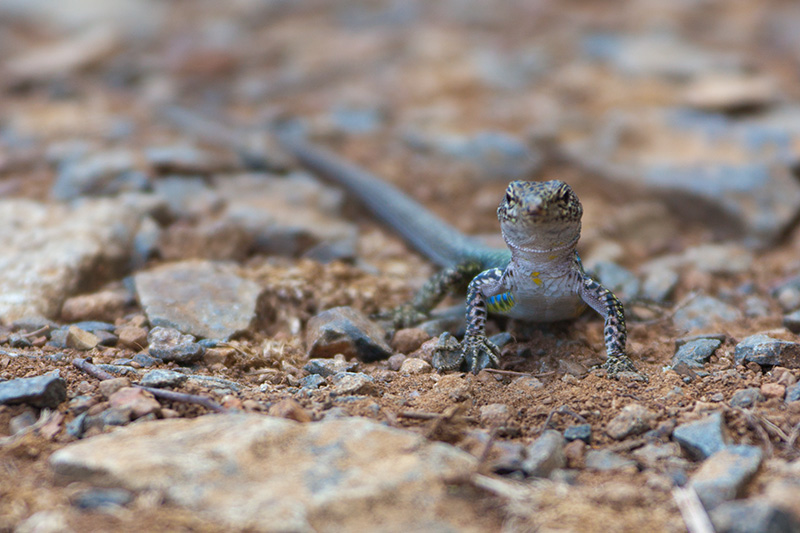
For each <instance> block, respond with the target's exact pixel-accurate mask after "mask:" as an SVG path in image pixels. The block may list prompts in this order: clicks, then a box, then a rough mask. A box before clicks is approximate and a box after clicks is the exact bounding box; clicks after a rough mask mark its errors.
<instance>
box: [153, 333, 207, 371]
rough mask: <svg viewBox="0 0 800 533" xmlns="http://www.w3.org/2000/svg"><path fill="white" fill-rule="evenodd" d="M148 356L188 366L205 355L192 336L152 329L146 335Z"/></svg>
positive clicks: (203, 349)
mask: <svg viewBox="0 0 800 533" xmlns="http://www.w3.org/2000/svg"><path fill="white" fill-rule="evenodd" d="M147 342H148V344H149V346H148V351H149V352H150V355H151V356H153V357H156V358H158V359H161V360H162V361H174V362H176V363H181V364H188V363H193V362H194V361H197V360H198V359H200V358H201V357H203V354H204V353H205V351H206V350H205V348H203V346H202V345H200V344H198V343H196V342H195V341H194V337H193V336H192V335H182V334H181V332H180V331H178V330H176V329H172V328H163V327H160V326H157V327H154V328H153V329H151V330H150V333H148V334H147Z"/></svg>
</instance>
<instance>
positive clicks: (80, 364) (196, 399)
mask: <svg viewBox="0 0 800 533" xmlns="http://www.w3.org/2000/svg"><path fill="white" fill-rule="evenodd" d="M72 365H73V366H75V367H77V368H79V369H81V370H83V371H84V372H86V373H87V374H89V375H90V376H92V377H95V378H97V379H99V380H100V381H105V380H107V379H114V375H113V374H111V373H109V372H106V371H105V370H103V369H102V368H100V367H98V366H97V365H93V364H92V363H90V362H88V361H87V360H86V359H73V360H72ZM133 386H134V387H136V388H139V389H144V390H146V391H147V392H149V393H150V394H152V395H153V396H155V397H156V398H163V399H165V400H172V401H174V402H183V403H194V404H197V405H202V406H203V407H205V408H207V409H210V410H211V411H214V412H215V413H225V412H227V411H228V410H227V409H226V408H224V407H222V406H221V405H220V404H218V403H217V402H215V401H214V400H212V399H211V398H206V397H205V396H198V395H197V394H187V393H185V392H175V391H170V390H164V389H156V388H153V387H143V386H141V385H137V384H135V383H134V384H133Z"/></svg>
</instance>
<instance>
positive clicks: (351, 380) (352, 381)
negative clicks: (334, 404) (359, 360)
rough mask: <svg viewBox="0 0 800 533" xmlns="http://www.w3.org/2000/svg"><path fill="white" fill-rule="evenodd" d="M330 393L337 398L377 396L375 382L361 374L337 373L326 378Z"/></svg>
mask: <svg viewBox="0 0 800 533" xmlns="http://www.w3.org/2000/svg"><path fill="white" fill-rule="evenodd" d="M328 382H329V383H330V384H331V392H332V393H333V394H336V395H338V396H347V395H350V394H357V395H361V394H367V395H369V394H377V392H378V390H377V387H376V386H375V380H374V379H372V377H370V376H368V375H366V374H364V373H361V372H338V373H336V374H334V375H332V376H330V377H329V378H328Z"/></svg>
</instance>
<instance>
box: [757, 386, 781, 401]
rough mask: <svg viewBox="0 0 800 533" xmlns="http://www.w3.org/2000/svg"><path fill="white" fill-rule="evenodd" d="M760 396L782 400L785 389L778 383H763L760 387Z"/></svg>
mask: <svg viewBox="0 0 800 533" xmlns="http://www.w3.org/2000/svg"><path fill="white" fill-rule="evenodd" d="M761 394H763V395H764V397H765V398H780V399H781V400H782V399H783V396H784V394H786V387H784V386H783V385H781V384H779V383H763V384H762V385H761Z"/></svg>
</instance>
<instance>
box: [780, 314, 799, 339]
mask: <svg viewBox="0 0 800 533" xmlns="http://www.w3.org/2000/svg"><path fill="white" fill-rule="evenodd" d="M783 326H784V327H785V328H786V329H788V330H789V331H791V332H792V333H794V334H800V309H798V310H797V311H793V312H791V313H789V314H788V315H786V316H784V317H783Z"/></svg>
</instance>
